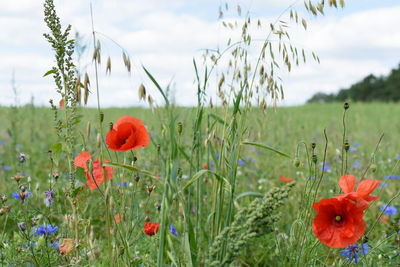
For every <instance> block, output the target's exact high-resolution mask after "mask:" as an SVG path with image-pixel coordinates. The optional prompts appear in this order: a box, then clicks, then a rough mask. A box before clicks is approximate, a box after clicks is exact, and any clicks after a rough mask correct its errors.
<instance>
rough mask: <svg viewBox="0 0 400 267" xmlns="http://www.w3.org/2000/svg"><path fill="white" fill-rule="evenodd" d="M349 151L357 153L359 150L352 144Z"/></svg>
mask: <svg viewBox="0 0 400 267" xmlns="http://www.w3.org/2000/svg"><path fill="white" fill-rule="evenodd" d="M349 151H350V152H354V153H357V152H358V150H357V148H355V147H353V146H350V147H349Z"/></svg>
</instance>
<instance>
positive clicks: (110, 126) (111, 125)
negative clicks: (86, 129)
mask: <svg viewBox="0 0 400 267" xmlns="http://www.w3.org/2000/svg"><path fill="white" fill-rule="evenodd" d="M113 127H114V123H112V122H110V124H109V130H110V131H111V130H112V128H113Z"/></svg>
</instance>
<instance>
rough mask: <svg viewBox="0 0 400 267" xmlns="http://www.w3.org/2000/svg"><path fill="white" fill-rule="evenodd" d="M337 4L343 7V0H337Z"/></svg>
mask: <svg viewBox="0 0 400 267" xmlns="http://www.w3.org/2000/svg"><path fill="white" fill-rule="evenodd" d="M339 4H340V7H341V8H344V0H339Z"/></svg>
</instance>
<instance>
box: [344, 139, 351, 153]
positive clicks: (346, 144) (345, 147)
mask: <svg viewBox="0 0 400 267" xmlns="http://www.w3.org/2000/svg"><path fill="white" fill-rule="evenodd" d="M349 149H350V144H349V142H348V141H346V142H345V143H344V150H346V151H349Z"/></svg>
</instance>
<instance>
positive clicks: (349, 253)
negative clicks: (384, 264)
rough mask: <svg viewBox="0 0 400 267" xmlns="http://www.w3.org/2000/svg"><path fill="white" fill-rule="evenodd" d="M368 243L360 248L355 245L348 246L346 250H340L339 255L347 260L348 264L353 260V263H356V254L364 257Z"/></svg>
mask: <svg viewBox="0 0 400 267" xmlns="http://www.w3.org/2000/svg"><path fill="white" fill-rule="evenodd" d="M368 250H369V248H368V243H364V244H363V245H362V246H357V245H356V244H353V245H350V246H348V247H347V248H346V249H344V250H341V251H340V254H342V256H343V257H345V258H347V260H348V261H349V262H351V261H352V259H353V258H354V262H355V263H358V253H359V252H360V253H361V255H363V256H365V255H367V253H368Z"/></svg>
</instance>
